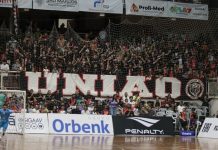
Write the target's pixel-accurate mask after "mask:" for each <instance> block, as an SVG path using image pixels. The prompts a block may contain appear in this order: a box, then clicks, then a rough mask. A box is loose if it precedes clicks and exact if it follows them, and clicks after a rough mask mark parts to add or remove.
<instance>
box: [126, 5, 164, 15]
mask: <svg viewBox="0 0 218 150" xmlns="http://www.w3.org/2000/svg"><path fill="white" fill-rule="evenodd" d="M139 10H143V11H155V12H159V13H162V12H164V10H165V8H164V7H157V6H142V5H139V6H137V5H136V4H135V3H133V4H132V6H131V9H130V11H131V12H138V11H139Z"/></svg>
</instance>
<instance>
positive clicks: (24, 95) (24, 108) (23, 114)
mask: <svg viewBox="0 0 218 150" xmlns="http://www.w3.org/2000/svg"><path fill="white" fill-rule="evenodd" d="M0 93H12V94H13V93H15V94H16V93H22V96H23V108H22V109H21V112H15V114H18V113H19V114H21V115H22V117H21V118H22V121H23V125H22V128H21V132H16V133H10V132H9V133H10V134H21V135H23V134H24V133H25V113H26V91H23V90H1V89H0ZM16 116H17V115H15V129H16V130H17V131H18V129H17V128H18V125H17V122H18V118H16Z"/></svg>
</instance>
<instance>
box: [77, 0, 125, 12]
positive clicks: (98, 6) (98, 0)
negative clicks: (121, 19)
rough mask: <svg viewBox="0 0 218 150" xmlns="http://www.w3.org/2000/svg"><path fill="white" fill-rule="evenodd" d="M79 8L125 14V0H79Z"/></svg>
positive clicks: (87, 10)
mask: <svg viewBox="0 0 218 150" xmlns="http://www.w3.org/2000/svg"><path fill="white" fill-rule="evenodd" d="M79 10H80V11H86V12H101V13H115V14H123V0H79Z"/></svg>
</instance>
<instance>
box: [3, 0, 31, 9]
mask: <svg viewBox="0 0 218 150" xmlns="http://www.w3.org/2000/svg"><path fill="white" fill-rule="evenodd" d="M12 2H13V0H0V7H12ZM18 8H32V0H18Z"/></svg>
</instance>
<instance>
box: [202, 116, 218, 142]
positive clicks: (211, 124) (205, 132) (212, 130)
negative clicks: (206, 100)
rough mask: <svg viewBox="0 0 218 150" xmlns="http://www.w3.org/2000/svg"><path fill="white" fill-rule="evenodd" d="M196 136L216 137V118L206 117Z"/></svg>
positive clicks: (217, 131)
mask: <svg viewBox="0 0 218 150" xmlns="http://www.w3.org/2000/svg"><path fill="white" fill-rule="evenodd" d="M198 137H206V138H218V118H206V119H205V121H204V123H203V125H202V127H201V130H200V132H199V134H198Z"/></svg>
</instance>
